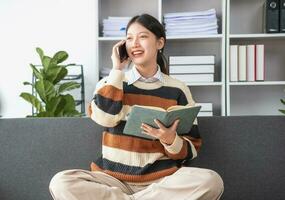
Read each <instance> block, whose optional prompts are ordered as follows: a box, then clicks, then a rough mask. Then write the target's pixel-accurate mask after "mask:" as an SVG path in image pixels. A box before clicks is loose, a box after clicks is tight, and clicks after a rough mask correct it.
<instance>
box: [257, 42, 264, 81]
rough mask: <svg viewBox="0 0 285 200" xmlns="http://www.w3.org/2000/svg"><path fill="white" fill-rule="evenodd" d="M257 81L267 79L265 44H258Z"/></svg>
mask: <svg viewBox="0 0 285 200" xmlns="http://www.w3.org/2000/svg"><path fill="white" fill-rule="evenodd" d="M255 80H256V81H264V80H265V63H264V44H258V45H256V74H255Z"/></svg>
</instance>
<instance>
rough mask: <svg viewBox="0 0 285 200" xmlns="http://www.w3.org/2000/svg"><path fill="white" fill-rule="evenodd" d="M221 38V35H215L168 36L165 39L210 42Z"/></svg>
mask: <svg viewBox="0 0 285 200" xmlns="http://www.w3.org/2000/svg"><path fill="white" fill-rule="evenodd" d="M221 38H223V34H216V35H182V36H168V37H166V39H167V40H183V39H187V40H188V39H194V40H199V39H203V40H204V39H210V40H216V39H221Z"/></svg>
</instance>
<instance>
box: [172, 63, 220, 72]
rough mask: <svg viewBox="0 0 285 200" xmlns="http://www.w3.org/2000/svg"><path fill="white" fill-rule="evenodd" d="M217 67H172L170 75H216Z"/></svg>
mask: <svg viewBox="0 0 285 200" xmlns="http://www.w3.org/2000/svg"><path fill="white" fill-rule="evenodd" d="M214 71H215V65H170V66H169V73H170V74H184V73H190V74H191V73H193V74H197V73H198V74H203V73H214Z"/></svg>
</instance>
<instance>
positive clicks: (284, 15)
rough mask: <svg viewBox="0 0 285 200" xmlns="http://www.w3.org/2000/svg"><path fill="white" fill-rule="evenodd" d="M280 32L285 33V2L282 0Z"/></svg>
mask: <svg viewBox="0 0 285 200" xmlns="http://www.w3.org/2000/svg"><path fill="white" fill-rule="evenodd" d="M279 30H280V32H281V33H285V0H280V24H279Z"/></svg>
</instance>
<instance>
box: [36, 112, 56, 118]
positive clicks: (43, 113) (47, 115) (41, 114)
mask: <svg viewBox="0 0 285 200" xmlns="http://www.w3.org/2000/svg"><path fill="white" fill-rule="evenodd" d="M37 117H54V115H53V114H52V113H50V112H46V111H45V112H40V113H38V114H37Z"/></svg>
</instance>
